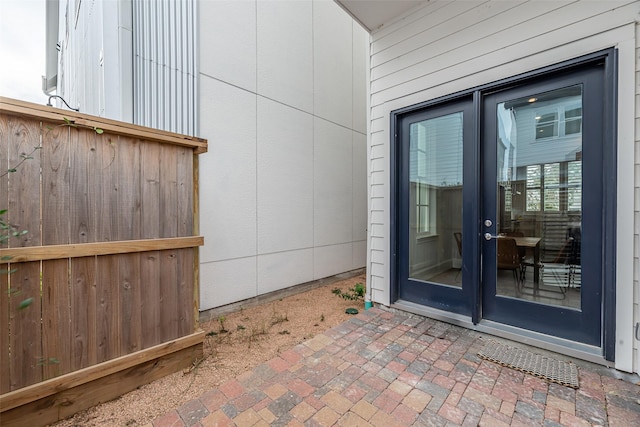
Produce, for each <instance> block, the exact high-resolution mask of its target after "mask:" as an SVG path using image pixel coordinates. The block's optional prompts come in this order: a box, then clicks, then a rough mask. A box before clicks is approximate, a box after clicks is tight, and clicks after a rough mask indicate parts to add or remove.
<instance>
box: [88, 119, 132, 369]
mask: <svg viewBox="0 0 640 427" xmlns="http://www.w3.org/2000/svg"><path fill="white" fill-rule="evenodd" d="M93 137H94V138H95V140H96V148H97V151H98V157H99V164H100V166H99V167H100V173H99V174H96V176H97V178H98V179H97V180H96V181H95V182H94V185H95V186H97V187H99V188H100V191H99V194H100V197H99V199H97V201H96V204H97V208H98V209H97V212H100V213H101V214H100V215H97V224H96V227H97V230H96V234H97V240H98V241H99V242H110V241H114V240H117V239H118V217H119V216H120V215H121V211H120V205H119V203H118V190H119V187H120V182H119V169H120V168H119V163H118V162H117V161H116V160H117V158H118V156H117V151H118V150H119V149H120V147H119V145H118V142H119V140H118V137H117V136H115V135H112V134H109V133H107V132H105V133H103V134H101V135H99V134H95V135H93ZM129 185H130V184H128V183H123V186H124V187H128V186H129ZM96 264H97V267H96V304H97V306H96V339H97V349H96V350H97V361H98V363H101V362H104V361H106V360H110V359H114V358H116V357H118V356H120V355H121V353H120V342H119V332H120V324H119V312H120V307H119V305H120V293H119V284H118V279H119V273H118V268H119V259H118V257H116V256H113V255H107V256H100V257H97V258H96Z"/></svg>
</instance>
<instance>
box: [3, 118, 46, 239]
mask: <svg viewBox="0 0 640 427" xmlns="http://www.w3.org/2000/svg"><path fill="white" fill-rule="evenodd" d="M8 131H9V132H8V135H9V166H10V167H11V168H15V169H16V171H15V172H13V173H10V174H9V176H8V178H9V185H8V198H9V205H8V209H9V212H8V213H7V218H8V220H9V222H10V223H11V225H12V226H14V227H15V228H16V229H18V230H26V231H27V233H26V234H25V235H23V236H20V237H19V238H11V239H10V240H9V247H25V246H39V245H40V241H41V240H40V151H39V149H38V147H40V123H38V122H34V121H33V120H29V119H20V118H17V117H13V118H11V119H10V120H9V128H8ZM26 156H29V157H31V158H30V159H28V160H25V157H26Z"/></svg>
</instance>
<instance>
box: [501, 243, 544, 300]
mask: <svg viewBox="0 0 640 427" xmlns="http://www.w3.org/2000/svg"><path fill="white" fill-rule="evenodd" d="M509 237H511V236H509ZM511 238H512V239H513V240H515V241H516V246H517V247H519V248H524V249H533V284H534V290H535V291H536V292H537V291H538V283H539V282H540V240H542V239H541V238H540V237H511Z"/></svg>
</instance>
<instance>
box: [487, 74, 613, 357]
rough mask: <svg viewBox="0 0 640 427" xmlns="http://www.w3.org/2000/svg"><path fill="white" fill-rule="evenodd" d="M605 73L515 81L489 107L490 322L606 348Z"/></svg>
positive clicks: (493, 96)
mask: <svg viewBox="0 0 640 427" xmlns="http://www.w3.org/2000/svg"><path fill="white" fill-rule="evenodd" d="M602 73H603V69H602V68H601V67H599V66H593V67H585V68H584V69H581V70H579V71H576V72H575V73H567V74H558V75H557V76H552V77H545V78H541V79H537V80H535V81H531V82H529V83H527V84H522V85H515V86H513V87H510V88H506V89H504V90H501V91H495V92H493V93H491V94H488V95H486V96H485V97H484V98H483V107H482V108H483V111H484V119H483V127H484V129H483V139H482V160H481V162H482V173H481V176H482V181H483V182H482V185H481V187H482V195H481V198H482V201H481V204H482V216H481V218H482V221H483V223H482V227H483V231H482V234H483V236H484V238H483V239H482V240H483V242H482V245H481V251H482V261H481V263H482V273H481V276H482V284H481V287H482V318H484V319H487V320H492V321H496V322H499V323H503V324H507V325H511V326H515V327H519V328H523V329H528V330H532V331H536V332H541V333H543V334H547V335H550V336H556V337H561V338H566V339H569V340H572V341H577V342H582V343H585V344H590V345H596V346H599V345H600V343H601V338H602V335H601V330H602V329H601V327H602V323H601V319H602V316H601V313H602V274H603V259H602V247H603V240H602V236H603V211H604V209H603V170H604V166H603V165H604V163H603V147H604V145H605V141H604V140H603V121H604V110H603V107H602V105H603V103H602V98H603V95H602V94H603V85H602V81H603V80H602V75H603V74H602ZM583 188H585V189H588V191H582V189H583ZM485 220H489V221H486V222H485Z"/></svg>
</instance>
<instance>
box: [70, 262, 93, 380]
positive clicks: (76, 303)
mask: <svg viewBox="0 0 640 427" xmlns="http://www.w3.org/2000/svg"><path fill="white" fill-rule="evenodd" d="M95 273H96V259H95V257H84V258H74V259H72V260H71V275H70V276H71V336H72V339H73V341H72V343H71V354H70V357H71V369H72V370H73V371H76V370H78V369H82V368H86V367H87V366H92V365H95V364H96V363H97V360H98V358H97V349H96V286H95V283H96V279H95Z"/></svg>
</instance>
